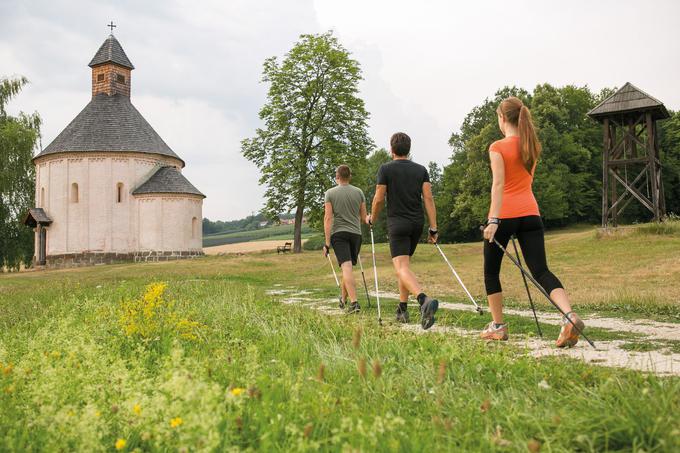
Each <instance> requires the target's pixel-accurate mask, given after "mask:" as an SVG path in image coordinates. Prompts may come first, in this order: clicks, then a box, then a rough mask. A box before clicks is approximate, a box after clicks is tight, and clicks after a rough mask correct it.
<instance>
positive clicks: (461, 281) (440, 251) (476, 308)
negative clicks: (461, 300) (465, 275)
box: [433, 242, 484, 315]
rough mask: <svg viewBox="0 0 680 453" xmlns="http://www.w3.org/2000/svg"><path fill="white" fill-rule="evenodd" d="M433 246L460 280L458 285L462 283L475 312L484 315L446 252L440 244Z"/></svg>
mask: <svg viewBox="0 0 680 453" xmlns="http://www.w3.org/2000/svg"><path fill="white" fill-rule="evenodd" d="M433 244H434V246H435V247H437V250H439V253H440V254H441V255H442V258H444V261H446V264H448V265H449V269H451V272H453V275H454V276H455V277H456V279H457V280H458V283H460V286H462V287H463V289H464V290H465V294H467V295H468V297H469V298H470V301H471V302H472V305H474V306H475V310H477V313H479V314H480V315H482V314H484V312H483V311H482V308H481V307H480V306H479V305H477V302H475V299H474V297H472V294H470V291H468V289H467V288H466V287H465V284H464V283H463V280H461V279H460V277H459V276H458V272H456V270H455V269H454V268H453V266H452V265H451V263H450V262H449V259H448V258H447V257H446V255H444V251H443V250H442V249H441V247H439V244H438V243H436V242H433Z"/></svg>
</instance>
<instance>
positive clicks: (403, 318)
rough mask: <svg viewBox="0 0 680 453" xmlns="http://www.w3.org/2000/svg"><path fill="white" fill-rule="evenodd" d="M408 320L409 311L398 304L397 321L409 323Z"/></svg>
mask: <svg viewBox="0 0 680 453" xmlns="http://www.w3.org/2000/svg"><path fill="white" fill-rule="evenodd" d="M408 321H409V318H408V311H406V310H403V311H402V310H401V308H399V306H397V322H400V323H403V324H407V323H408Z"/></svg>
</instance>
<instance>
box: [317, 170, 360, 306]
mask: <svg viewBox="0 0 680 453" xmlns="http://www.w3.org/2000/svg"><path fill="white" fill-rule="evenodd" d="M351 176H352V173H351V171H350V169H349V167H348V166H347V165H340V166H339V167H338V168H337V169H336V171H335V181H336V182H337V184H338V185H337V186H335V187H333V188H332V189H328V190H327V191H326V194H325V196H324V202H325V203H324V221H323V226H324V235H325V239H326V242H325V245H324V247H323V254H324V256H328V252H329V250H330V246H332V247H333V250H334V251H335V257H336V258H337V259H338V265H339V266H340V269H342V285H341V291H342V295H341V296H340V308H344V307H345V298H346V297H349V300H350V302H351V303H350V306H349V312H350V313H356V312H358V311H359V310H360V309H361V307H360V306H359V302H358V301H357V291H356V283H355V281H354V275H353V274H352V266H353V265H355V264H357V257H358V256H359V250H360V249H361V221H362V219H365V218H366V198H365V197H364V193H363V192H362V191H361V189H359V188H358V187H354V186H353V185H351V184H350V183H349V181H350V178H351ZM329 244H330V245H329Z"/></svg>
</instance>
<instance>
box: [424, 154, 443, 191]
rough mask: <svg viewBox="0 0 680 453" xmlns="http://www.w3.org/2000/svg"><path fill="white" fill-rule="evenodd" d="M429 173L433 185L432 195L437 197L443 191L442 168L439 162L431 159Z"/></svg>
mask: <svg viewBox="0 0 680 453" xmlns="http://www.w3.org/2000/svg"><path fill="white" fill-rule="evenodd" d="M427 173H428V174H429V175H430V184H431V185H432V195H433V196H434V197H435V198H437V197H438V196H439V195H440V193H441V189H442V187H441V182H442V169H441V168H440V167H439V164H437V162H434V161H430V163H429V164H427Z"/></svg>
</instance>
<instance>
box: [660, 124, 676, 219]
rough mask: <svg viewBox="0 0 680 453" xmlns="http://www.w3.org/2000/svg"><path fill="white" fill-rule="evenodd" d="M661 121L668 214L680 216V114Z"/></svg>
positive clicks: (662, 163) (663, 172)
mask: <svg viewBox="0 0 680 453" xmlns="http://www.w3.org/2000/svg"><path fill="white" fill-rule="evenodd" d="M668 113H670V114H671V117H670V118H669V119H667V120H663V121H659V122H658V123H657V124H658V126H659V155H660V160H661V165H662V172H661V176H662V178H663V189H664V194H665V199H666V212H668V213H669V214H670V213H673V214H675V215H680V112H675V113H673V112H668Z"/></svg>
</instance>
